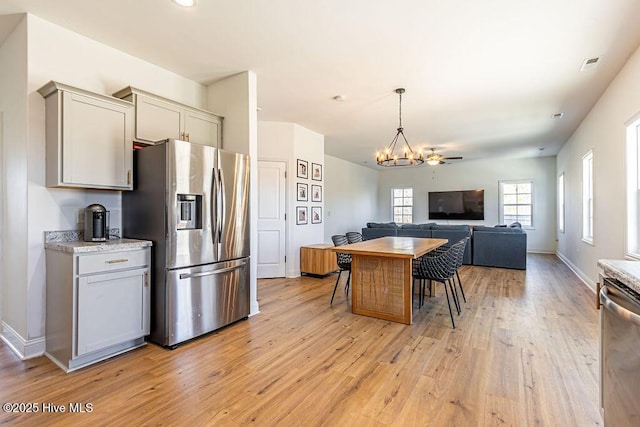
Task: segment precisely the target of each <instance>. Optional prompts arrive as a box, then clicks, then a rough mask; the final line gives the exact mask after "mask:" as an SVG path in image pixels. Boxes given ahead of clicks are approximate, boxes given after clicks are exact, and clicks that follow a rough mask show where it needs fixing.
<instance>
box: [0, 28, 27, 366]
mask: <svg viewBox="0 0 640 427" xmlns="http://www.w3.org/2000/svg"><path fill="white" fill-rule="evenodd" d="M0 64H2V66H0V112H2V113H3V122H4V125H3V130H2V131H3V135H2V142H3V144H2V156H1V157H2V171H1V173H2V188H1V189H0V190H1V191H2V195H1V197H2V213H1V214H0V219H1V220H2V225H1V226H2V255H3V256H2V259H1V262H2V282H1V283H0V289H1V291H2V326H1V328H0V333H1V334H2V337H3V338H4V339H5V340H7V341H8V342H10V343H11V345H12V346H13V347H14V349H16V350H17V351H18V352H19V353H20V354H24V350H23V348H22V347H24V345H23V342H24V340H25V339H26V338H27V336H28V324H27V309H26V306H27V286H26V283H27V250H28V248H27V238H26V235H27V230H28V224H27V215H26V212H27V98H26V96H25V94H26V93H27V20H26V17H25V18H23V19H22V21H21V22H20V23H19V24H18V26H17V27H16V28H15V30H14V31H13V32H12V33H11V34H10V35H9V37H8V38H7V40H6V41H5V42H4V43H3V44H2V46H0ZM20 337H23V339H22V340H20ZM21 341H22V342H21Z"/></svg>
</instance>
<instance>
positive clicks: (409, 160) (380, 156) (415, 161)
mask: <svg viewBox="0 0 640 427" xmlns="http://www.w3.org/2000/svg"><path fill="white" fill-rule="evenodd" d="M395 92H396V93H397V94H398V97H399V104H398V132H397V133H396V136H395V137H394V138H393V140H392V141H391V143H390V144H389V146H388V147H387V148H386V149H385V150H384V153H379V152H378V153H376V163H377V164H378V165H380V166H385V167H390V166H417V165H421V164H423V163H424V156H423V154H422V150H420V151H419V152H418V155H416V154H415V153H414V152H413V149H412V148H411V145H410V144H409V141H407V138H406V137H405V136H404V128H403V127H402V94H403V93H404V92H405V90H404V88H398V89H396V90H395ZM401 135H402V140H403V141H404V144H405V146H406V148H405V149H404V150H403V151H402V157H401V156H400V155H399V154H395V149H396V144H397V143H398V139H399V138H400V136H401ZM398 151H400V150H398Z"/></svg>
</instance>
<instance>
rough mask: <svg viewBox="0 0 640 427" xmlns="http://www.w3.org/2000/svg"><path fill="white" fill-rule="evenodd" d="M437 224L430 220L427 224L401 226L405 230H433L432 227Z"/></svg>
mask: <svg viewBox="0 0 640 427" xmlns="http://www.w3.org/2000/svg"><path fill="white" fill-rule="evenodd" d="M434 225H436V223H435V222H428V223H426V224H402V225H400V228H401V229H403V230H431V227H432V226H434Z"/></svg>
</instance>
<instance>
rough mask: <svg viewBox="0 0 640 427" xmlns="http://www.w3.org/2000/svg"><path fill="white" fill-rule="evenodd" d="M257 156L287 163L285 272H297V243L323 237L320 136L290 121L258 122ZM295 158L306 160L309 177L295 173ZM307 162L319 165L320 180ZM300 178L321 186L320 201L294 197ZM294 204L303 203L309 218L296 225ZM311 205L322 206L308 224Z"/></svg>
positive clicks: (289, 273) (321, 142) (310, 242)
mask: <svg viewBox="0 0 640 427" xmlns="http://www.w3.org/2000/svg"><path fill="white" fill-rule="evenodd" d="M258 141H259V143H258V156H259V159H260V160H282V161H285V162H286V163H287V202H286V203H287V218H288V219H287V224H286V233H287V238H286V252H287V253H286V256H287V265H286V276H287V277H297V276H299V275H300V247H301V246H304V245H308V244H314V243H322V242H323V241H324V228H325V221H326V211H325V209H324V205H325V202H324V200H325V199H326V178H327V172H326V168H325V166H324V158H325V157H324V136H323V135H321V134H319V133H316V132H314V131H312V130H309V129H306V128H304V127H302V126H299V125H297V124H294V123H283V122H264V121H260V122H258ZM297 159H302V160H306V161H307V162H308V166H309V178H308V179H301V178H297V177H296V162H297ZM311 163H318V164H321V165H323V175H324V176H323V180H322V181H314V180H312V179H311ZM298 182H303V183H306V184H308V186H309V191H311V185H312V184H315V185H318V184H319V185H321V186H322V187H323V193H324V194H323V198H322V200H323V201H322V202H312V201H311V197H309V201H308V202H298V201H296V184H297V183H298ZM296 206H307V208H308V209H307V210H308V214H309V221H308V224H306V225H296ZM311 206H320V207H322V208H323V215H324V217H325V218H323V221H322V223H320V224H311V220H310V214H311Z"/></svg>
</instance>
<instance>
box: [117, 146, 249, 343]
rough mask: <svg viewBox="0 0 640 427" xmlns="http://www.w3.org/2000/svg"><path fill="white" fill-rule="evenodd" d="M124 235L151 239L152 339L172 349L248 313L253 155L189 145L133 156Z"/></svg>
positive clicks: (147, 149)
mask: <svg viewBox="0 0 640 427" xmlns="http://www.w3.org/2000/svg"><path fill="white" fill-rule="evenodd" d="M134 183H135V188H134V191H132V192H125V193H123V196H122V217H123V219H122V224H123V235H125V236H127V237H132V238H139V239H147V240H152V241H153V244H154V245H153V261H152V264H153V266H152V268H153V273H152V274H153V277H152V280H153V287H152V290H151V299H152V306H151V333H150V338H151V340H152V341H154V342H156V343H158V344H161V345H164V346H168V347H172V346H175V345H176V344H178V343H180V342H183V341H185V340H188V339H191V338H194V337H197V336H199V335H202V334H205V333H207V332H210V331H213V330H215V329H218V328H221V327H223V326H225V325H228V324H230V323H232V322H234V321H236V320H240V319H243V318H246V317H247V316H248V315H249V309H250V307H249V157H248V156H245V155H241V154H236V153H232V152H229V151H225V150H220V149H216V148H213V147H209V146H205V145H199V144H195V143H191V142H186V141H179V140H172V139H170V140H167V141H165V142H164V143H161V144H158V145H154V146H149V147H145V148H142V149H140V150H136V152H135V153H134Z"/></svg>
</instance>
